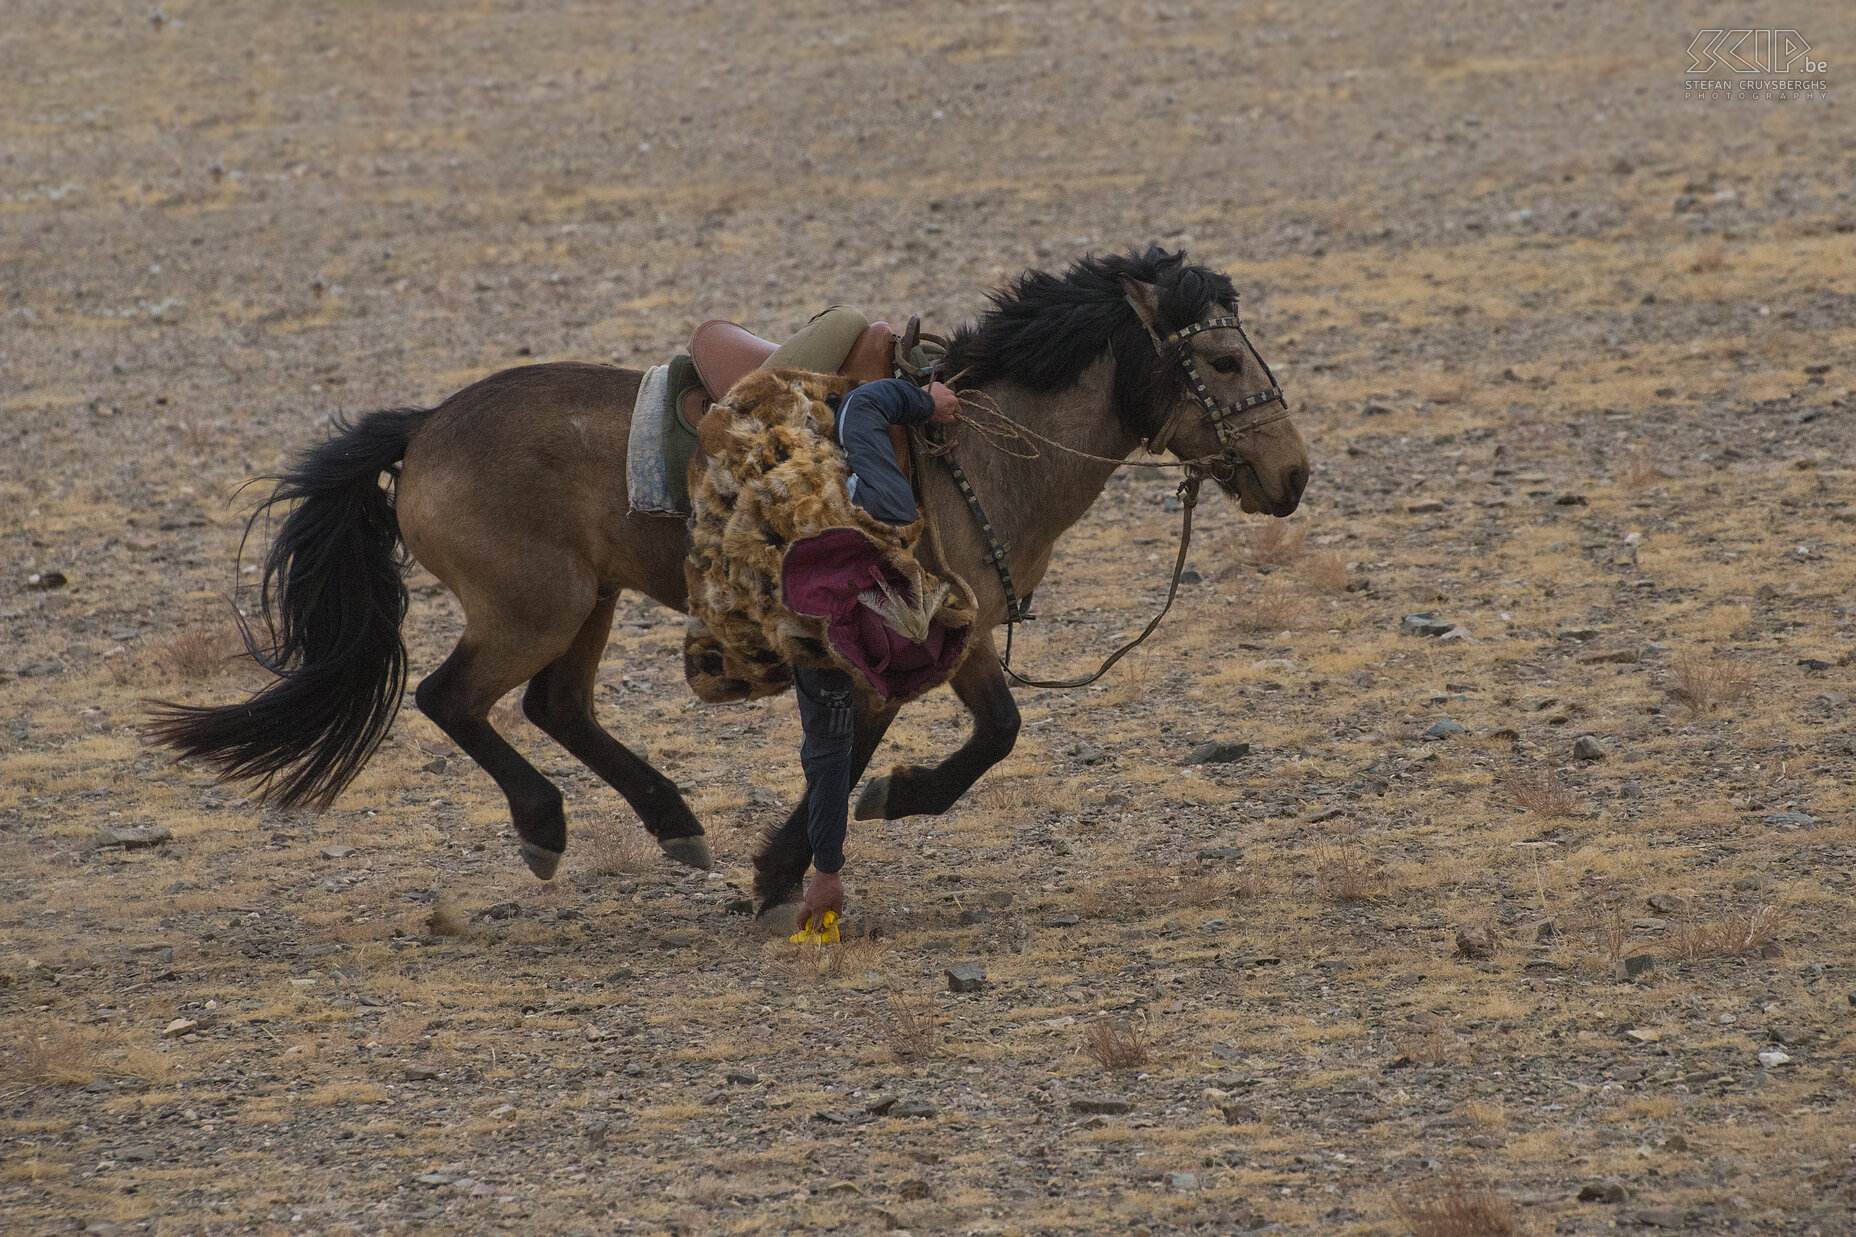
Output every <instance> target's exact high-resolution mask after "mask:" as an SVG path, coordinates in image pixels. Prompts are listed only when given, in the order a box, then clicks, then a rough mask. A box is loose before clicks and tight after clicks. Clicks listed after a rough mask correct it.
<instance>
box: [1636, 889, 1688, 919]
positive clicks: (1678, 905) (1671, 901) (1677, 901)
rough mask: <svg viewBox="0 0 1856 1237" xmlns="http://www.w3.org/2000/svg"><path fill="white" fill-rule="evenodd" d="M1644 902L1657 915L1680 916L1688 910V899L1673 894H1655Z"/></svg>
mask: <svg viewBox="0 0 1856 1237" xmlns="http://www.w3.org/2000/svg"><path fill="white" fill-rule="evenodd" d="M1644 901H1645V904H1646V905H1648V906H1649V908H1650V911H1651V913H1652V914H1657V915H1680V914H1681V913H1682V912H1683V911H1686V910H1687V909H1688V899H1687V898H1684V897H1681V896H1679V895H1677V894H1673V893H1653V894H1651V895H1650V896H1649V897H1648V898H1646V899H1644Z"/></svg>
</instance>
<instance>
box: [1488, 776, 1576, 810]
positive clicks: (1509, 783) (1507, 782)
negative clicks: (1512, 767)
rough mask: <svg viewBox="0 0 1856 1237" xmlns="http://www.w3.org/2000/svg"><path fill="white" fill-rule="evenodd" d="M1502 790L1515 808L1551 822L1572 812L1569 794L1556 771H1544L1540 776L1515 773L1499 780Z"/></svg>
mask: <svg viewBox="0 0 1856 1237" xmlns="http://www.w3.org/2000/svg"><path fill="white" fill-rule="evenodd" d="M1502 788H1503V789H1504V790H1506V791H1507V792H1508V799H1509V801H1510V802H1512V803H1513V804H1514V805H1515V806H1516V807H1518V808H1522V809H1525V810H1526V811H1529V812H1532V813H1534V814H1535V815H1536V816H1544V817H1546V818H1547V819H1549V820H1551V819H1554V818H1556V817H1560V816H1566V815H1569V814H1570V813H1571V812H1572V809H1573V806H1574V800H1573V797H1572V792H1571V791H1570V790H1568V789H1566V786H1565V784H1564V783H1562V782H1561V781H1560V775H1559V770H1557V769H1551V768H1549V769H1543V770H1541V771H1540V772H1539V773H1523V772H1521V771H1520V770H1516V771H1514V772H1512V773H1510V774H1508V775H1507V776H1506V777H1504V778H1503V779H1502Z"/></svg>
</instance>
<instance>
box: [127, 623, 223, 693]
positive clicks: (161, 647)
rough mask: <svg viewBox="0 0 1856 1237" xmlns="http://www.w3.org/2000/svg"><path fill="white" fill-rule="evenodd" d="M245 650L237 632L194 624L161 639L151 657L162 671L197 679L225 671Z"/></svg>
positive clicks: (190, 679)
mask: <svg viewBox="0 0 1856 1237" xmlns="http://www.w3.org/2000/svg"><path fill="white" fill-rule="evenodd" d="M243 652H244V645H243V644H242V643H241V642H240V641H239V640H238V637H237V636H236V635H235V634H234V633H232V632H230V631H228V630H226V629H225V628H223V627H209V626H207V625H205V624H204V623H192V624H189V625H188V626H186V627H183V628H181V629H180V630H179V631H177V632H175V633H174V634H173V635H171V636H169V637H167V638H166V639H164V640H162V641H160V642H158V643H157V644H156V645H155V646H154V648H153V649H152V650H150V657H151V660H153V662H154V664H155V665H156V667H158V668H159V669H160V670H161V671H162V672H163V673H165V674H169V675H172V676H174V677H176V678H182V679H186V680H188V681H189V682H198V681H199V680H201V679H210V678H212V677H213V676H214V675H218V674H223V673H224V672H225V669H226V667H227V666H228V665H230V664H231V663H232V661H233V660H234V659H235V658H237V657H239V656H240V655H241V654H243Z"/></svg>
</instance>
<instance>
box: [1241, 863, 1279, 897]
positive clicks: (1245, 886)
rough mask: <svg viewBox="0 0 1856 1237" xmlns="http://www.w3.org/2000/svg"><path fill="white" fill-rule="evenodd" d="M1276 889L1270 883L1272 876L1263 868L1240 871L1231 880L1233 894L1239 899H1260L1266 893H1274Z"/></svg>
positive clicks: (1242, 869) (1247, 868) (1249, 868)
mask: <svg viewBox="0 0 1856 1237" xmlns="http://www.w3.org/2000/svg"><path fill="white" fill-rule="evenodd" d="M1274 891H1275V887H1274V886H1273V885H1272V884H1271V883H1270V874H1269V873H1268V872H1265V871H1264V870H1263V869H1262V868H1253V867H1246V868H1241V869H1239V871H1238V873H1237V875H1236V876H1234V877H1233V878H1232V879H1231V894H1232V896H1233V897H1238V898H1260V897H1262V896H1263V895H1264V894H1266V893H1273V892H1274Z"/></svg>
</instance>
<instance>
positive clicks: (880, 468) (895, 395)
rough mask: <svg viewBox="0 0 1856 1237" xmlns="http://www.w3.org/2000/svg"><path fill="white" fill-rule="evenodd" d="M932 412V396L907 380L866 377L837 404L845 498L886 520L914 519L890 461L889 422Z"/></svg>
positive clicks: (904, 484)
mask: <svg viewBox="0 0 1856 1237" xmlns="http://www.w3.org/2000/svg"><path fill="white" fill-rule="evenodd" d="M933 414H934V399H933V397H932V396H930V395H929V394H928V392H926V391H924V390H922V388H920V387H918V386H916V385H915V384H914V383H912V382H904V381H903V380H902V379H900V378H884V379H882V380H881V381H878V382H866V383H865V384H864V385H862V386H860V387H858V388H857V389H856V390H854V391H852V392H851V393H850V394H849V395H847V396H845V397H844V402H843V403H842V404H840V405H838V443H839V445H841V446H842V447H843V448H844V456H845V459H846V461H847V462H848V463H849V464H850V469H851V476H852V480H853V484H852V486H851V501H853V502H855V503H856V504H857V505H858V506H860V507H862V508H863V509H864V510H865V511H868V512H869V513H870V514H871V515H873V516H875V517H876V518H877V519H879V520H882V521H883V522H884V523H886V524H911V523H913V522H914V521H915V495H914V493H913V492H912V491H911V490H910V489H909V481H908V478H907V477H904V476H903V475H902V469H900V468H899V467H897V466H896V452H895V448H894V447H892V446H891V444H890V441H889V427H890V426H892V425H914V424H916V423H918V422H921V421H926V420H927V419H928V418H929V417H930V416H932V415H933Z"/></svg>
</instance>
